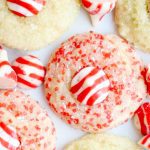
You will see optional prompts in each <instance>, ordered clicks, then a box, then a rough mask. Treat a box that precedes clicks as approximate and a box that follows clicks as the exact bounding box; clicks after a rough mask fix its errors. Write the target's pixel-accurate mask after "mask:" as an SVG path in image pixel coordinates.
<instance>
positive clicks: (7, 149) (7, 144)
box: [0, 122, 20, 150]
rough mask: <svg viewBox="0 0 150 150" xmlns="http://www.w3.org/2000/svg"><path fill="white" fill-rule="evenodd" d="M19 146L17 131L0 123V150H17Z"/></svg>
mask: <svg viewBox="0 0 150 150" xmlns="http://www.w3.org/2000/svg"><path fill="white" fill-rule="evenodd" d="M19 146H20V142H19V138H18V136H17V133H16V130H15V129H14V128H12V127H10V126H7V125H6V124H5V123H3V122H0V150H17V149H18V147H19Z"/></svg>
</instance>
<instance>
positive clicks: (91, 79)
mask: <svg viewBox="0 0 150 150" xmlns="http://www.w3.org/2000/svg"><path fill="white" fill-rule="evenodd" d="M109 87H110V82H109V80H108V78H107V76H106V74H105V73H104V71H103V70H102V69H100V68H95V67H85V68H83V69H81V70H80V71H79V72H78V73H76V75H75V76H74V77H73V79H72V82H71V89H70V91H71V92H72V94H73V95H74V96H75V98H76V99H77V100H78V101H79V102H80V103H81V104H84V105H89V106H92V105H95V104H98V103H101V102H102V101H103V100H105V99H106V98H107V96H108V94H109Z"/></svg>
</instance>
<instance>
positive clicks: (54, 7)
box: [0, 0, 80, 50]
mask: <svg viewBox="0 0 150 150" xmlns="http://www.w3.org/2000/svg"><path fill="white" fill-rule="evenodd" d="M79 9H80V6H79V1H78V0H46V5H45V6H44V8H43V9H42V10H41V12H39V14H38V15H35V16H32V17H25V18H24V17H19V16H17V15H15V14H13V13H12V12H11V11H10V10H9V9H8V6H7V3H6V0H1V4H0V43H1V44H4V45H5V46H7V47H10V48H14V49H19V50H37V49H40V48H43V47H44V46H46V45H48V44H50V43H51V42H52V41H55V40H56V39H58V38H59V37H60V36H61V35H62V34H63V33H64V32H65V31H66V30H67V29H68V27H69V26H70V25H71V24H72V23H73V21H74V19H75V18H76V16H77V14H78V12H79Z"/></svg>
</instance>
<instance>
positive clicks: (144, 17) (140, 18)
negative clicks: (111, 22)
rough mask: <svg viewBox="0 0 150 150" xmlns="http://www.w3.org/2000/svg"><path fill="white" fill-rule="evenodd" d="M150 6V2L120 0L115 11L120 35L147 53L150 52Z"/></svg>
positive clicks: (145, 0) (147, 0) (144, 0)
mask: <svg viewBox="0 0 150 150" xmlns="http://www.w3.org/2000/svg"><path fill="white" fill-rule="evenodd" d="M149 5H150V1H149V0H118V1H117V5H116V9H115V21H116V24H117V26H118V31H119V33H120V35H121V36H123V37H124V38H126V39H127V40H128V41H130V42H131V43H133V44H135V46H137V47H138V48H141V49H142V50H143V51H145V52H150V42H149V41H150V36H149V34H150V11H149V10H150V9H149V8H150V7H149Z"/></svg>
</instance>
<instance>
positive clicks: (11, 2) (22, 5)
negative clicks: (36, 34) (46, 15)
mask: <svg viewBox="0 0 150 150" xmlns="http://www.w3.org/2000/svg"><path fill="white" fill-rule="evenodd" d="M45 3H46V2H45V0H7V5H8V8H9V10H10V11H11V12H12V13H14V14H15V15H17V16H20V17H30V16H34V15H37V14H38V13H39V12H40V11H41V10H42V8H43V6H44V5H45Z"/></svg>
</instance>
